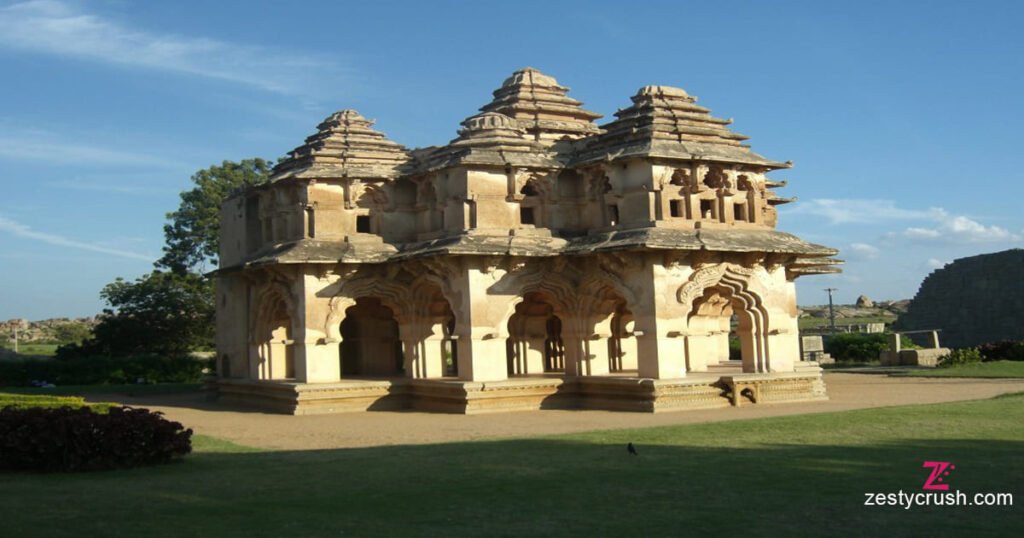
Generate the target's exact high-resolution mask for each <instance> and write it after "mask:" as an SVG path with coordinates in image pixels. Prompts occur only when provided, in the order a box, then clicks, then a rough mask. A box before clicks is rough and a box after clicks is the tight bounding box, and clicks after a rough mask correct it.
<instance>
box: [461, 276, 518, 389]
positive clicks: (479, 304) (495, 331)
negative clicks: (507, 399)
mask: <svg viewBox="0 0 1024 538" xmlns="http://www.w3.org/2000/svg"><path fill="white" fill-rule="evenodd" d="M461 263H463V264H464V265H462V266H461V268H460V269H461V271H459V272H458V273H453V274H452V275H451V276H450V279H451V281H450V284H451V287H452V289H453V291H454V292H455V294H456V296H457V297H459V299H460V301H459V302H460V303H461V304H452V310H453V311H454V312H455V313H456V318H457V319H456V326H455V335H456V336H458V339H457V340H456V345H457V346H458V350H459V379H461V380H463V381H501V380H505V379H508V361H507V349H506V345H507V342H506V340H507V338H508V328H507V326H503V325H507V323H508V317H509V316H511V312H512V311H513V305H514V303H515V301H516V299H517V297H516V296H514V295H502V294H496V293H494V291H493V287H494V284H495V283H496V282H498V281H499V280H500V279H501V277H502V276H504V275H505V271H504V270H502V269H498V268H495V267H488V266H486V261H485V260H480V259H463V260H462V261H461Z"/></svg>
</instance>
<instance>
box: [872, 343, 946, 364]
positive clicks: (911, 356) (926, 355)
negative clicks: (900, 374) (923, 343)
mask: <svg viewBox="0 0 1024 538" xmlns="http://www.w3.org/2000/svg"><path fill="white" fill-rule="evenodd" d="M949 351H950V350H949V348H945V347H936V348H930V349H903V350H900V351H888V350H887V351H883V352H882V353H880V354H879V356H878V358H879V361H880V362H881V363H882V366H927V367H930V368H934V367H936V366H938V365H939V358H940V357H942V356H943V355H946V354H948V353H949Z"/></svg>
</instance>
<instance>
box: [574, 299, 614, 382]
mask: <svg viewBox="0 0 1024 538" xmlns="http://www.w3.org/2000/svg"><path fill="white" fill-rule="evenodd" d="M613 316H614V314H611V315H609V316H608V317H606V318H604V319H598V320H597V322H596V323H593V324H592V325H593V330H592V331H587V332H589V333H590V334H588V335H586V337H585V339H584V340H583V359H584V360H583V364H582V366H583V367H582V374H583V375H608V373H609V372H610V371H611V356H610V353H609V352H610V351H611V349H610V347H611V346H610V345H609V344H610V341H611V338H612V317H613Z"/></svg>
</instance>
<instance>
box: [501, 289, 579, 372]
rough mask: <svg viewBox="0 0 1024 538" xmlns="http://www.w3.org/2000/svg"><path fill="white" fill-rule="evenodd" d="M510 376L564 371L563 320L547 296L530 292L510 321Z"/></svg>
mask: <svg viewBox="0 0 1024 538" xmlns="http://www.w3.org/2000/svg"><path fill="white" fill-rule="evenodd" d="M508 334H509V338H508V340H507V344H506V354H507V360H508V375H509V376H510V377H511V376H522V375H531V374H541V373H550V372H564V371H565V344H564V342H563V341H562V320H561V318H559V317H558V316H557V315H555V309H554V306H552V303H551V301H550V299H549V298H548V297H547V295H546V294H544V293H542V292H530V293H527V294H526V295H525V296H523V301H522V302H520V303H519V304H518V305H516V309H515V313H514V314H512V317H511V318H509V320H508Z"/></svg>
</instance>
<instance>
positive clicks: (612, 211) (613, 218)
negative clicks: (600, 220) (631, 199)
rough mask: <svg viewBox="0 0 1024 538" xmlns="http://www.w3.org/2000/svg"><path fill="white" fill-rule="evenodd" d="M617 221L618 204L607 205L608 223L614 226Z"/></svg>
mask: <svg viewBox="0 0 1024 538" xmlns="http://www.w3.org/2000/svg"><path fill="white" fill-rule="evenodd" d="M618 223H619V206H617V205H610V206H608V225H609V226H615V225H617V224H618Z"/></svg>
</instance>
